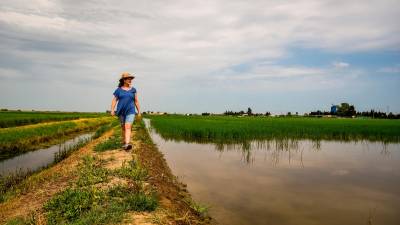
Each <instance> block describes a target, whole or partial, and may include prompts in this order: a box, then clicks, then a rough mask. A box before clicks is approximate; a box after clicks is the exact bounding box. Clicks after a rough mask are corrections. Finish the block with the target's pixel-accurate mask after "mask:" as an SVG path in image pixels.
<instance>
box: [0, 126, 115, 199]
mask: <svg viewBox="0 0 400 225" xmlns="http://www.w3.org/2000/svg"><path fill="white" fill-rule="evenodd" d="M113 124H114V123H109V124H105V125H103V126H101V127H100V128H98V129H97V131H96V132H95V134H96V133H99V134H100V135H101V134H102V133H104V132H105V131H107V130H108V129H110V128H111V127H112V126H113ZM105 128H107V129H105ZM100 135H99V136H100ZM93 139H94V138H87V139H83V140H80V141H78V142H77V143H75V144H73V145H69V146H67V147H64V148H63V149H60V151H59V152H57V153H56V154H55V155H54V162H53V163H51V164H49V165H47V166H45V167H41V168H38V169H36V170H35V171H32V170H18V171H16V172H14V173H11V174H9V175H6V176H2V175H0V202H3V201H4V200H5V195H6V192H7V191H10V190H12V189H14V188H16V187H17V185H18V184H20V183H21V182H22V181H24V180H25V179H26V178H27V177H29V176H31V175H32V174H34V173H37V172H39V171H41V170H43V169H45V168H48V167H51V166H53V165H55V164H57V163H58V162H60V161H62V160H63V159H65V158H67V157H68V156H70V155H71V154H72V153H73V152H74V151H76V150H78V149H80V148H82V147H83V146H85V145H86V144H87V143H88V142H90V141H91V140H93ZM86 161H87V162H86ZM85 162H86V163H85V164H84V165H85V166H86V167H90V166H92V167H93V166H94V165H93V160H90V159H86V158H85ZM83 168H84V170H83V171H82V173H85V172H86V171H89V172H92V171H93V170H91V169H85V167H83ZM99 170H101V168H100V169H99ZM98 174H99V173H98ZM83 175H85V176H87V177H89V176H91V174H90V173H87V174H83ZM94 177H98V176H94ZM86 180H90V179H85V181H86ZM101 181H102V180H101Z"/></svg>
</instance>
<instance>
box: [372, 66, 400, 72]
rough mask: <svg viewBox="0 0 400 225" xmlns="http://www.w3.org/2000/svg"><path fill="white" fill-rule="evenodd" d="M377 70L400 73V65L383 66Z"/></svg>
mask: <svg viewBox="0 0 400 225" xmlns="http://www.w3.org/2000/svg"><path fill="white" fill-rule="evenodd" d="M377 72H380V73H400V65H395V66H392V67H383V68H380V69H379V70H378V71H377Z"/></svg>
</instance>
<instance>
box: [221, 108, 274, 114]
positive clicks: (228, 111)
mask: <svg viewBox="0 0 400 225" xmlns="http://www.w3.org/2000/svg"><path fill="white" fill-rule="evenodd" d="M224 115H225V116H244V115H247V116H270V115H271V113H270V112H265V113H253V110H252V109H251V108H250V107H248V108H247V112H245V111H243V110H241V111H238V112H235V111H232V110H227V111H225V112H224Z"/></svg>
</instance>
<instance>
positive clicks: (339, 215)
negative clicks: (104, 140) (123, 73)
mask: <svg viewBox="0 0 400 225" xmlns="http://www.w3.org/2000/svg"><path fill="white" fill-rule="evenodd" d="M151 137H152V139H153V140H154V142H155V143H156V144H157V145H158V146H159V149H160V150H161V151H162V152H163V153H164V155H165V158H166V160H167V162H168V165H169V166H170V167H171V169H172V171H173V173H174V174H175V175H177V176H179V177H180V178H182V179H183V182H185V183H186V184H187V185H188V189H189V191H190V193H191V194H192V195H193V197H194V199H195V200H197V201H200V202H202V203H205V204H208V205H210V206H211V210H210V213H211V215H212V216H213V217H214V218H215V219H216V220H217V221H219V222H220V223H221V224H230V225H236V224H237V225H238V224H278V225H279V224H328V225H329V224H338V225H339V224H340V225H342V224H363V225H365V224H386V225H390V224H400V214H399V213H398V212H399V211H400V145H399V144H382V143H378V142H367V141H363V142H360V141H358V142H337V141H319V142H315V141H310V140H278V141H275V140H267V141H251V142H248V143H247V144H246V148H243V145H241V144H225V145H224V144H221V143H218V144H210V143H208V144H197V143H185V142H174V141H167V140H164V139H162V138H161V137H160V136H159V135H158V134H157V133H154V132H151Z"/></svg>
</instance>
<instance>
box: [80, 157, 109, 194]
mask: <svg viewBox="0 0 400 225" xmlns="http://www.w3.org/2000/svg"><path fill="white" fill-rule="evenodd" d="M109 173H110V172H109V170H107V169H106V168H103V167H101V165H100V163H99V161H98V160H96V158H95V157H93V156H85V157H83V162H82V164H81V168H80V170H79V178H78V181H77V183H76V184H77V185H78V186H81V187H83V186H89V185H93V184H97V183H102V182H106V181H107V180H108V175H109Z"/></svg>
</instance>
